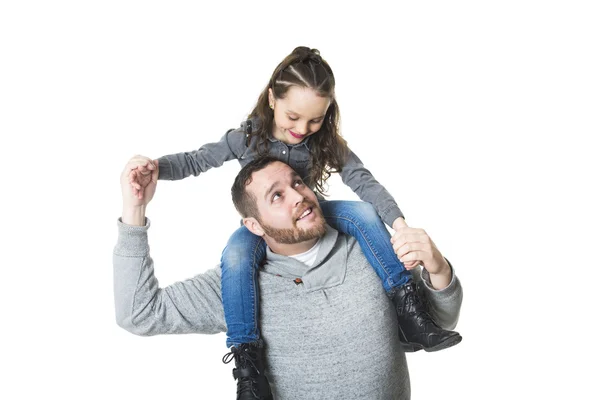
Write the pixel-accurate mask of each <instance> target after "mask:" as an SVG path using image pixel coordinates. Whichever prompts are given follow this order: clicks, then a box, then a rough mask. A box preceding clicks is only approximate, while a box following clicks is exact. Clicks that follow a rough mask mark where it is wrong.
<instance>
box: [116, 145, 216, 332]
mask: <svg viewBox="0 0 600 400" xmlns="http://www.w3.org/2000/svg"><path fill="white" fill-rule="evenodd" d="M132 174H137V176H136V179H135V183H136V184H137V185H138V187H133V186H132ZM156 175H157V171H156V169H153V168H152V166H151V165H149V164H148V162H147V159H146V158H144V157H134V158H132V159H131V160H130V161H129V162H128V163H127V165H126V167H125V169H124V170H123V173H122V174H121V190H122V195H123V213H122V218H121V220H120V221H119V222H118V227H119V238H118V241H117V245H116V246H115V248H114V252H113V267H114V295H115V314H116V319H117V324H118V325H119V326H121V327H122V328H124V329H126V330H128V331H129V332H132V333H135V334H137V335H157V334H164V333H218V332H223V331H225V329H226V326H225V319H224V316H223V305H222V301H221V277H220V268H214V269H212V270H209V271H207V272H206V273H204V274H201V275H198V276H196V277H194V278H192V279H188V280H186V281H183V282H177V283H175V284H173V285H170V286H167V287H165V288H160V287H159V285H158V280H157V279H156V277H155V276H154V264H153V261H152V258H151V257H150V255H149V246H148V228H149V227H150V222H149V220H148V219H146V206H147V205H148V203H149V202H150V200H151V199H152V197H153V196H154V192H155V190H156Z"/></svg>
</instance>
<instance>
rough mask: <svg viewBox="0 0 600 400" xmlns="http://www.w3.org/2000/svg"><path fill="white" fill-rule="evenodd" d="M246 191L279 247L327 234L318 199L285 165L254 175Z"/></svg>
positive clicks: (263, 226)
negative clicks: (253, 198)
mask: <svg viewBox="0 0 600 400" xmlns="http://www.w3.org/2000/svg"><path fill="white" fill-rule="evenodd" d="M246 190H248V192H249V193H251V194H252V195H254V197H255V198H256V206H257V209H258V214H259V218H257V221H258V223H259V224H260V227H261V228H262V230H263V231H264V233H265V235H266V236H268V237H270V238H272V239H273V240H274V241H275V242H277V243H280V244H297V243H300V242H305V241H309V240H312V239H316V238H319V237H321V236H323V235H324V234H325V231H326V223H325V219H324V218H323V213H322V212H321V208H320V207H319V203H318V201H317V197H316V196H315V194H314V193H313V191H312V190H310V188H309V187H307V186H306V185H305V184H304V182H303V181H302V179H301V178H300V177H299V176H298V174H296V173H295V172H294V170H293V169H292V168H290V167H289V166H288V165H287V164H284V163H282V162H274V163H271V164H269V165H268V166H267V167H265V168H263V169H262V170H260V171H257V172H255V173H253V174H252V182H251V183H250V184H249V185H248V186H246Z"/></svg>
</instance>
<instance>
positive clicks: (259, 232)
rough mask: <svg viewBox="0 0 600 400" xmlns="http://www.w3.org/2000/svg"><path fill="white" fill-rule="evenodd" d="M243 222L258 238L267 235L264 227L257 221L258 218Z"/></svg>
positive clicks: (247, 219) (249, 218) (250, 218)
mask: <svg viewBox="0 0 600 400" xmlns="http://www.w3.org/2000/svg"><path fill="white" fill-rule="evenodd" d="M242 222H243V223H244V226H245V227H246V228H248V230H249V231H250V232H252V233H254V234H255V235H256V236H260V237H262V236H264V235H265V231H263V229H262V226H260V223H259V222H258V221H257V220H256V218H253V217H248V218H244V219H243V220H242Z"/></svg>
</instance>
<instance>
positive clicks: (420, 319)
mask: <svg viewBox="0 0 600 400" xmlns="http://www.w3.org/2000/svg"><path fill="white" fill-rule="evenodd" d="M389 297H390V298H391V299H392V301H393V302H394V305H395V306H396V314H397V316H398V336H400V342H401V343H402V348H403V349H404V351H407V352H413V351H418V350H421V349H424V350H425V351H438V350H443V349H446V348H448V347H451V346H454V345H455V344H458V343H460V341H461V340H462V336H460V335H459V334H458V332H454V331H447V330H445V329H442V328H440V327H439V326H438V324H436V323H435V322H434V321H433V319H432V318H431V316H430V315H429V312H428V310H427V303H426V302H425V295H424V294H419V292H418V291H417V287H416V285H415V283H414V282H408V283H406V284H404V285H402V286H399V287H397V288H394V289H393V290H392V292H391V293H390V294H389Z"/></svg>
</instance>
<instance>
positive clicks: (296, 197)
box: [291, 189, 304, 207]
mask: <svg viewBox="0 0 600 400" xmlns="http://www.w3.org/2000/svg"><path fill="white" fill-rule="evenodd" d="M292 190H293V194H292V196H291V198H292V201H293V202H294V207H298V206H299V205H300V204H302V203H303V202H304V195H303V194H302V193H300V192H298V191H297V190H295V189H292Z"/></svg>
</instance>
